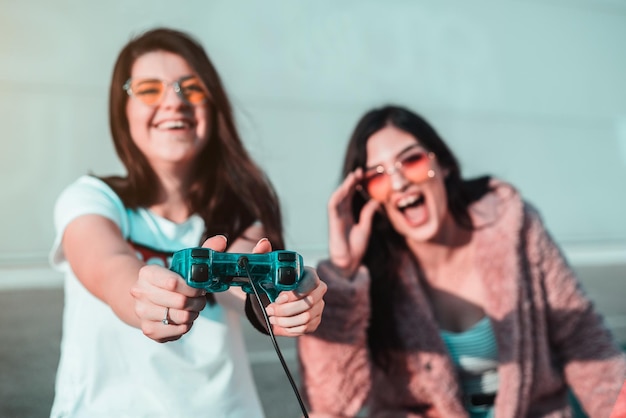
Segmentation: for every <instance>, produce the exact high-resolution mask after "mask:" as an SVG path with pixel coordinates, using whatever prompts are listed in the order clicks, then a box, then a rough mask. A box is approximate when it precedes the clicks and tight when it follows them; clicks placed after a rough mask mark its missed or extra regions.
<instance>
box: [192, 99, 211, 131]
mask: <svg viewBox="0 0 626 418" xmlns="http://www.w3.org/2000/svg"><path fill="white" fill-rule="evenodd" d="M194 117H195V119H196V122H197V124H198V126H197V130H198V132H197V134H198V137H199V138H205V137H206V135H207V132H208V130H209V112H208V109H207V107H206V106H198V107H196V111H195V115H194Z"/></svg>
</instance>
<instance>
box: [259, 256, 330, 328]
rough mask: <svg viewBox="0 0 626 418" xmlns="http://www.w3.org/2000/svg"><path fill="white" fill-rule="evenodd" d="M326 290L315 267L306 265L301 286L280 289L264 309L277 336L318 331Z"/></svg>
mask: <svg viewBox="0 0 626 418" xmlns="http://www.w3.org/2000/svg"><path fill="white" fill-rule="evenodd" d="M326 289H327V286H326V283H324V282H323V281H321V280H320V278H319V276H318V275H317V272H316V271H315V269H313V268H311V267H305V273H304V275H303V276H302V278H301V280H300V283H299V285H298V288H297V289H295V290H292V291H283V292H281V293H280V294H279V295H278V297H277V298H276V300H275V301H274V302H273V303H270V304H269V305H267V307H266V308H265V311H266V312H267V315H268V316H269V320H270V324H272V330H273V331H274V335H278V336H283V337H297V336H299V335H302V334H306V333H310V332H313V331H315V330H316V329H317V327H318V326H319V324H320V321H321V319H322V311H323V310H324V299H323V297H324V294H325V293H326Z"/></svg>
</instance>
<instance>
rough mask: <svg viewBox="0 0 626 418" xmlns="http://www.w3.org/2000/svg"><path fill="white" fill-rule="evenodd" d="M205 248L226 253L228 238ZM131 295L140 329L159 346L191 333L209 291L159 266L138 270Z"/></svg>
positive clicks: (210, 241) (218, 237)
mask: <svg viewBox="0 0 626 418" xmlns="http://www.w3.org/2000/svg"><path fill="white" fill-rule="evenodd" d="M203 247H206V248H211V249H212V250H215V251H224V250H225V249H226V237H224V236H222V235H216V236H214V237H211V238H209V239H207V240H206V241H205V242H204V244H203ZM130 293H131V295H132V296H133V297H134V298H135V314H136V315H137V318H138V319H139V321H140V327H141V330H142V331H143V333H144V334H145V335H146V336H147V337H149V338H152V339H153V340H155V341H157V342H160V343H164V342H168V341H175V340H178V339H179V338H180V337H182V336H183V335H184V334H186V333H187V332H189V330H190V329H191V326H192V325H193V322H194V321H195V320H196V318H198V315H200V311H202V309H204V306H205V305H206V297H205V295H206V291H204V290H202V289H195V288H193V287H190V286H188V285H187V283H185V281H184V280H183V279H182V278H181V277H180V276H179V275H178V274H177V273H174V272H173V271H170V270H168V269H167V268H165V267H161V266H156V265H146V266H143V267H142V268H141V269H140V270H139V277H138V278H137V282H136V283H135V285H134V286H133V287H132V288H131V291H130Z"/></svg>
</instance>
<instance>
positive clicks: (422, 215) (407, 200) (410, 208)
mask: <svg viewBox="0 0 626 418" xmlns="http://www.w3.org/2000/svg"><path fill="white" fill-rule="evenodd" d="M425 202H426V198H425V196H424V195H423V194H421V193H419V194H412V195H409V196H405V197H403V198H402V199H400V200H398V202H397V203H396V206H397V208H398V210H399V211H400V212H401V213H402V214H403V215H404V218H405V219H406V221H407V222H408V223H409V224H410V225H412V226H418V225H421V224H422V223H424V222H425V221H426V219H427V217H428V212H427V210H426V205H425V204H424V203H425Z"/></svg>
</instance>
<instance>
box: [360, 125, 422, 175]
mask: <svg viewBox="0 0 626 418" xmlns="http://www.w3.org/2000/svg"><path fill="white" fill-rule="evenodd" d="M417 142H418V141H417V138H415V137H414V136H413V135H411V134H410V133H408V132H405V131H403V130H401V129H398V128H396V127H395V126H391V125H389V126H385V127H384V128H383V129H381V130H379V131H377V132H375V133H374V134H373V135H372V136H370V137H369V139H368V140H367V144H366V152H367V163H366V165H367V166H368V167H372V166H375V165H379V164H384V163H389V162H393V161H394V160H395V159H396V158H397V157H398V155H399V154H401V153H402V151H404V150H406V148H407V147H410V146H411V145H414V144H416V143H417Z"/></svg>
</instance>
